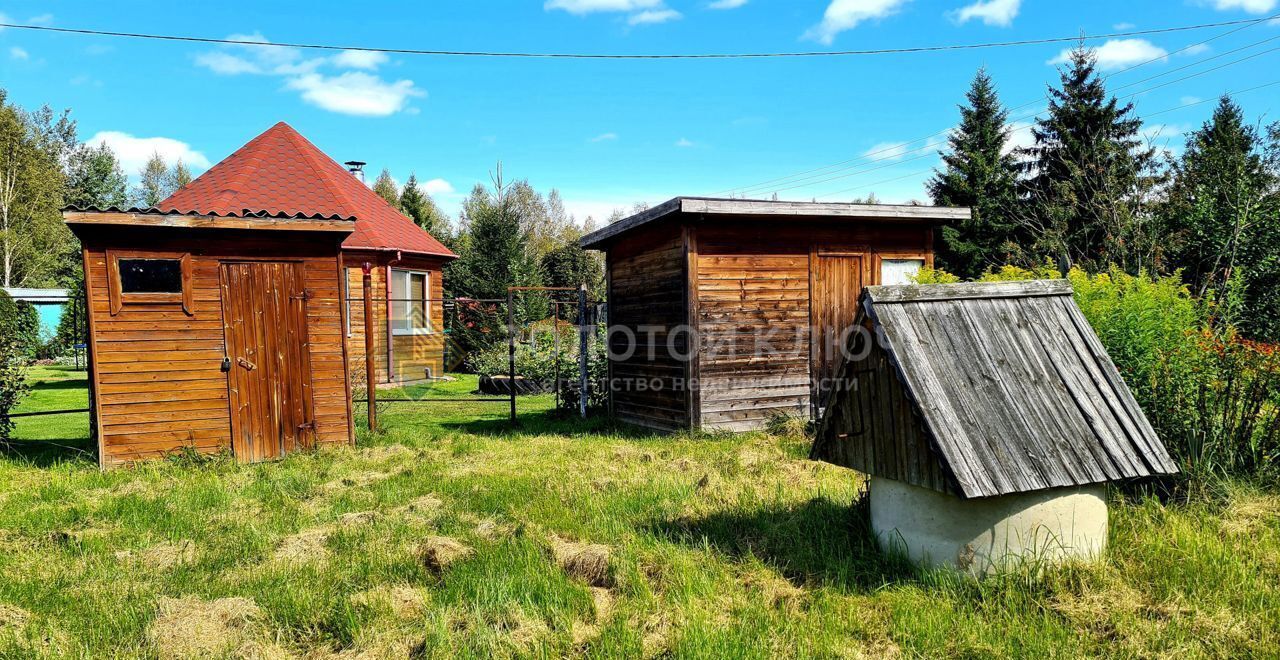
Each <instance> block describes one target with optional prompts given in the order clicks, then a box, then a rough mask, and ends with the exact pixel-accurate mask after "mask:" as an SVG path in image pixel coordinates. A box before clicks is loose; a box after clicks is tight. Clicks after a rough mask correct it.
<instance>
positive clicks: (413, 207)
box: [400, 174, 450, 241]
mask: <svg viewBox="0 0 1280 660" xmlns="http://www.w3.org/2000/svg"><path fill="white" fill-rule="evenodd" d="M400 208H401V209H402V210H403V211H404V214H405V215H407V216H409V217H410V218H413V222H414V224H416V225H418V226H419V227H422V228H423V229H424V230H425V231H426V232H427V233H428V234H431V235H432V236H434V237H435V238H437V239H439V240H442V241H444V240H448V239H449V233H450V232H449V218H447V217H446V216H445V214H444V212H443V211H441V210H440V207H438V206H436V203H435V200H433V199H431V195H429V194H427V192H426V191H425V190H423V189H422V188H421V187H420V186H419V185H418V177H417V175H415V174H410V175H409V180H408V181H406V182H405V184H404V190H403V191H402V192H401V193H400Z"/></svg>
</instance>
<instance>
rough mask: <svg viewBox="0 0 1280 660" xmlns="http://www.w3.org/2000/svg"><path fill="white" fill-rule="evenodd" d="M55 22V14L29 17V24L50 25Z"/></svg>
mask: <svg viewBox="0 0 1280 660" xmlns="http://www.w3.org/2000/svg"><path fill="white" fill-rule="evenodd" d="M50 23H53V14H38V15H36V16H32V17H31V18H28V19H27V24H28V25H49V24H50Z"/></svg>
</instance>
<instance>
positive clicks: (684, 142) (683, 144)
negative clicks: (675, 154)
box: [676, 138, 697, 149]
mask: <svg viewBox="0 0 1280 660" xmlns="http://www.w3.org/2000/svg"><path fill="white" fill-rule="evenodd" d="M676 146H677V147H680V148H681V149H688V148H689V147H693V146H697V143H696V142H694V141H693V140H690V139H688V138H680V139H679V140H676Z"/></svg>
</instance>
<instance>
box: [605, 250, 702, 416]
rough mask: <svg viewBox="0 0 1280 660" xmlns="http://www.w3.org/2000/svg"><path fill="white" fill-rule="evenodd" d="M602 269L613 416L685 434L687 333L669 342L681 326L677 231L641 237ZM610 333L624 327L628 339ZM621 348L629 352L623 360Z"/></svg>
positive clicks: (684, 312) (616, 252) (683, 288)
mask: <svg viewBox="0 0 1280 660" xmlns="http://www.w3.org/2000/svg"><path fill="white" fill-rule="evenodd" d="M608 267H609V289H610V291H609V300H610V304H609V325H610V327H611V328H614V329H615V330H614V331H613V332H611V334H610V335H609V337H608V343H609V347H610V360H611V361H610V377H611V381H612V383H613V387H614V391H613V413H614V415H615V416H616V417H617V418H618V419H619V420H621V421H623V422H627V423H630V424H635V425H638V426H644V427H647V428H653V429H657V430H661V431H673V430H676V429H681V428H687V427H688V426H689V396H688V391H687V388H686V386H685V383H686V380H687V378H688V370H687V366H688V365H687V362H686V361H685V360H684V359H681V356H682V355H685V354H687V353H688V333H687V332H686V333H677V334H676V336H675V337H674V341H671V340H672V339H673V338H672V337H671V336H670V333H671V332H673V331H674V330H675V329H676V328H678V327H680V326H682V325H684V324H686V323H687V322H688V321H687V307H686V305H687V300H686V297H687V293H686V284H685V282H686V279H685V250H684V243H683V240H682V237H681V234H680V230H679V229H678V228H674V227H656V228H653V229H650V230H646V231H644V232H641V235H638V236H637V237H636V238H635V240H634V241H629V244H628V245H626V246H618V247H616V248H615V249H614V250H613V251H611V252H610V255H609V266H608ZM644 326H654V327H656V328H659V329H658V330H656V331H652V332H651V331H648V330H645V329H643V327H644ZM616 328H626V329H627V330H629V331H630V336H631V337H634V340H632V339H630V338H629V337H628V335H627V333H624V332H619V331H617V330H616ZM669 342H670V343H669ZM672 345H674V347H675V350H674V351H672V350H671V346H672ZM628 348H634V351H631V354H630V355H626V353H627V352H628V350H627V349H628Z"/></svg>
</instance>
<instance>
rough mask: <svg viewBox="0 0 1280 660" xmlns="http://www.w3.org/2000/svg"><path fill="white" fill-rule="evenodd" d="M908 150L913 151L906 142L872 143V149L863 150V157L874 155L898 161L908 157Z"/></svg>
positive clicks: (882, 158) (880, 158)
mask: <svg viewBox="0 0 1280 660" xmlns="http://www.w3.org/2000/svg"><path fill="white" fill-rule="evenodd" d="M908 151H911V148H910V145H908V143H906V142H881V143H879V144H876V145H872V147H871V148H870V149H867V150H866V151H864V152H862V155H863V157H867V156H874V157H875V158H876V160H887V161H898V160H902V159H903V158H906V156H907V152H908Z"/></svg>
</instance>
